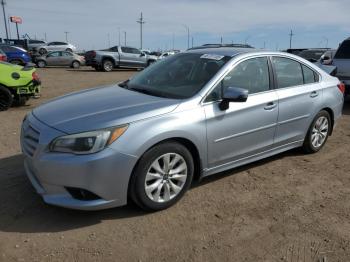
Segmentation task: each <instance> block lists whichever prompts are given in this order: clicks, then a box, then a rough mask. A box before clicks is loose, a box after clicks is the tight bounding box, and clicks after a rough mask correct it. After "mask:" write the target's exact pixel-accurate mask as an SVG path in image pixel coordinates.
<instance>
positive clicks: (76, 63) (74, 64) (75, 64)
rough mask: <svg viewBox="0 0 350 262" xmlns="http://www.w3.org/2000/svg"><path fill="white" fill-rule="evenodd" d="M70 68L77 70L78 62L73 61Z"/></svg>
mask: <svg viewBox="0 0 350 262" xmlns="http://www.w3.org/2000/svg"><path fill="white" fill-rule="evenodd" d="M72 67H73V68H76V69H77V68H79V67H80V63H79V62H78V61H73V63H72Z"/></svg>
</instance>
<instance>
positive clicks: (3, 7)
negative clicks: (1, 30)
mask: <svg viewBox="0 0 350 262" xmlns="http://www.w3.org/2000/svg"><path fill="white" fill-rule="evenodd" d="M5 4H6V3H5V1H4V0H1V5H2V13H3V15H4V23H5V31H6V39H9V33H8V31H7V21H6V13H5Z"/></svg>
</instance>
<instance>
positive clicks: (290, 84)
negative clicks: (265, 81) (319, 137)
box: [271, 56, 322, 147]
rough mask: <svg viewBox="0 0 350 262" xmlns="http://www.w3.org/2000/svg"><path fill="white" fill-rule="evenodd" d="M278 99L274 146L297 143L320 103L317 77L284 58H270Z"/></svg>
mask: <svg viewBox="0 0 350 262" xmlns="http://www.w3.org/2000/svg"><path fill="white" fill-rule="evenodd" d="M271 61H272V65H273V68H274V74H275V85H276V87H277V89H276V92H277V95H278V99H279V112H278V123H277V130H276V135H275V139H274V141H275V147H278V146H282V145H286V144H292V143H297V142H301V141H303V140H304V138H305V135H306V132H307V130H308V128H309V125H310V123H311V122H312V120H313V118H314V116H315V115H316V113H317V110H318V109H319V108H320V106H321V103H322V86H321V85H320V84H319V75H318V73H316V72H315V71H313V70H312V69H311V68H310V67H308V66H307V65H304V64H302V63H300V62H298V61H297V60H294V59H290V58H288V57H282V56H274V57H272V58H271Z"/></svg>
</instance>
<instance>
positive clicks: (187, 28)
mask: <svg viewBox="0 0 350 262" xmlns="http://www.w3.org/2000/svg"><path fill="white" fill-rule="evenodd" d="M183 26H184V27H185V28H186V30H187V49H188V48H190V28H189V27H188V25H183Z"/></svg>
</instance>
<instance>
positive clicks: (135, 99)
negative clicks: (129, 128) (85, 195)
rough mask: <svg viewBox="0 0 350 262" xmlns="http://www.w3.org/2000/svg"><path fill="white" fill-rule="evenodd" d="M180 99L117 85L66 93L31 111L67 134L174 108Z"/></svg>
mask: <svg viewBox="0 0 350 262" xmlns="http://www.w3.org/2000/svg"><path fill="white" fill-rule="evenodd" d="M178 104H179V100H175V99H167V98H161V97H155V96H150V95H145V94H142V93H138V92H134V91H130V90H127V89H124V88H121V87H119V86H118V85H113V86H107V87H102V88H94V89H88V90H85V91H81V92H77V93H73V94H68V95H65V96H62V97H59V98H57V99H54V100H51V101H50V102H48V103H46V104H43V105H42V106H39V107H38V108H36V109H34V110H33V115H34V116H35V117H36V118H37V119H38V120H39V121H41V122H43V123H45V124H46V125H48V126H51V127H53V128H55V129H58V130H60V131H63V132H65V133H67V134H72V133H79V132H85V131H90V130H97V129H102V128H107V127H112V126H118V125H122V124H126V123H131V122H135V121H138V120H142V119H146V118H149V117H154V116H158V115H162V114H166V113H169V112H171V111H173V110H174V109H175V108H176V107H177V105H178Z"/></svg>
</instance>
